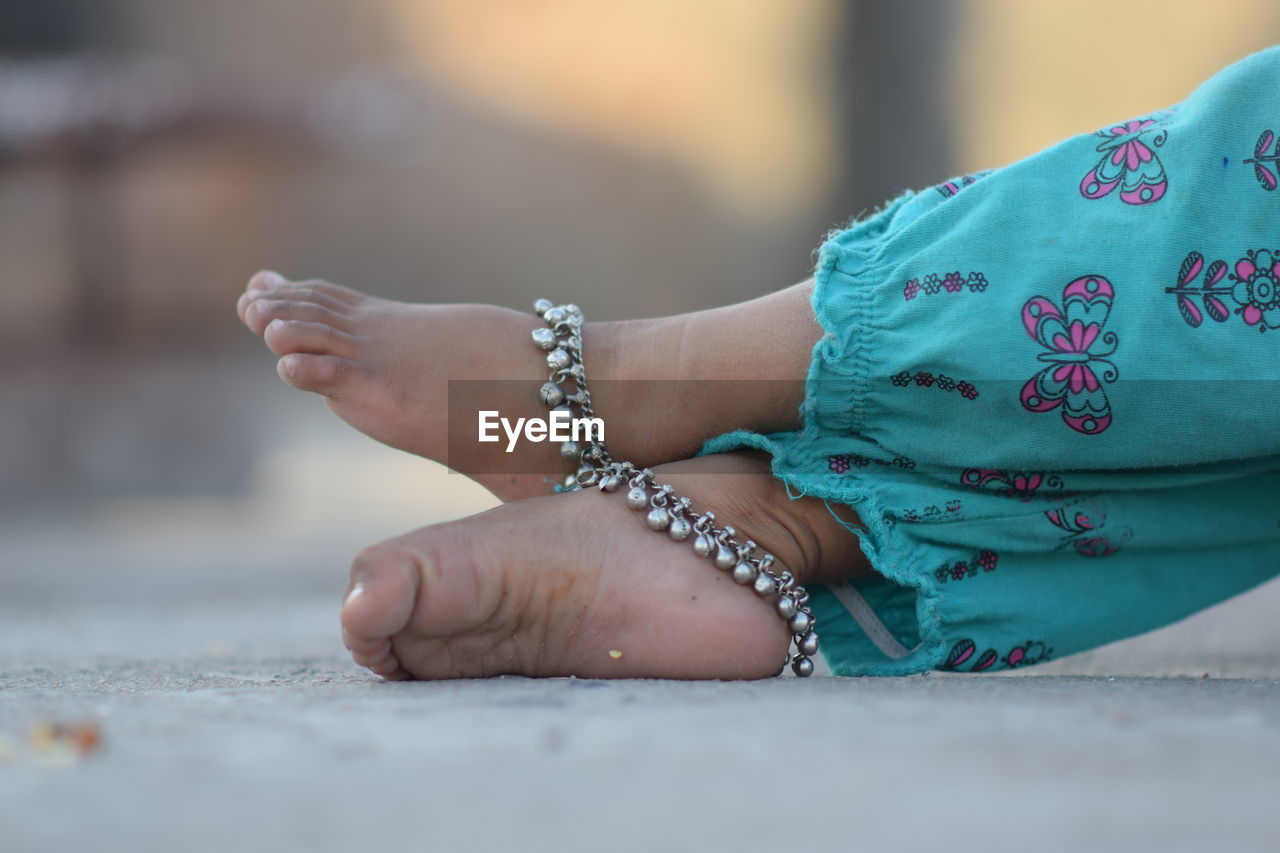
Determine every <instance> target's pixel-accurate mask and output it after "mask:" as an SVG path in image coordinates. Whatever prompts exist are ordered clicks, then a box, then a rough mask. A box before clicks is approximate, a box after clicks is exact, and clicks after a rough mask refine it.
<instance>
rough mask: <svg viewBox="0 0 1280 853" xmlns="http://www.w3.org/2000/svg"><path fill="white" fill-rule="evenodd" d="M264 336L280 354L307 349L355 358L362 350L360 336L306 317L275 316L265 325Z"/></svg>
mask: <svg viewBox="0 0 1280 853" xmlns="http://www.w3.org/2000/svg"><path fill="white" fill-rule="evenodd" d="M262 339H263V340H264V341H266V342H267V348H268V349H270V350H271V351H272V352H273V353H275V354H276V355H288V354H289V353H291V352H307V353H315V354H316V355H336V356H341V357H344V358H354V357H356V356H357V355H359V352H360V348H359V346H358V345H357V344H356V339H355V338H354V337H353V336H352V335H350V334H348V333H347V332H344V331H342V330H341V329H335V328H334V327H333V326H330V325H329V324H328V323H313V322H309V321H306V320H281V319H278V318H277V319H275V320H272V321H271V322H270V323H268V324H267V326H266V328H265V329H263V332H262Z"/></svg>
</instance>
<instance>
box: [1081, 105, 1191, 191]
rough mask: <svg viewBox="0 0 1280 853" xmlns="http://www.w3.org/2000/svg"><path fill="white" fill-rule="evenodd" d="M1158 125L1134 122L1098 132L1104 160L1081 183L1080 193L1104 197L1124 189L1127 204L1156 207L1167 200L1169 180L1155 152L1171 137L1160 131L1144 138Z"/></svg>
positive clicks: (1154, 122) (1141, 120) (1146, 121)
mask: <svg viewBox="0 0 1280 853" xmlns="http://www.w3.org/2000/svg"><path fill="white" fill-rule="evenodd" d="M1156 122H1157V119H1156V118H1154V117H1153V118H1144V119H1134V120H1133V121H1129V122H1125V123H1124V124H1118V125H1116V126H1114V127H1112V128H1109V129H1105V130H1100V131H1098V133H1097V135H1098V136H1101V137H1102V142H1101V143H1099V144H1098V149H1097V150H1098V151H1100V152H1102V159H1101V160H1099V161H1098V165H1096V166H1094V167H1093V169H1091V170H1090V171H1089V174H1087V175H1085V176H1084V178H1083V179H1082V180H1081V181H1080V194H1081V195H1082V196H1084V197H1085V198H1091V199H1092V198H1102V197H1104V196H1107V195H1110V194H1111V192H1112V191H1113V190H1114V189H1115V188H1116V187H1120V200H1121V201H1123V202H1124V203H1125V204H1154V203H1155V202H1157V201H1159V200H1160V199H1162V198H1164V193H1165V190H1167V189H1168V188H1169V181H1168V179H1167V178H1166V177H1165V174H1164V165H1163V164H1162V163H1161V162H1160V158H1159V157H1157V156H1156V152H1155V149H1157V148H1159V147H1160V146H1162V145H1164V143H1165V140H1166V139H1167V138H1168V136H1169V134H1168V132H1167V131H1165V130H1160V131H1158V132H1157V133H1155V135H1154V136H1149V137H1147V138H1145V139H1144V136H1146V135H1147V134H1148V131H1150V129H1151V128H1152V127H1154V126H1155V125H1156Z"/></svg>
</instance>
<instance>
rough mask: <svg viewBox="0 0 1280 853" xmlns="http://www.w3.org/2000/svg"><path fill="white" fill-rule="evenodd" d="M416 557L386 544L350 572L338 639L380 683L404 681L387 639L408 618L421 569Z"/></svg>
mask: <svg viewBox="0 0 1280 853" xmlns="http://www.w3.org/2000/svg"><path fill="white" fill-rule="evenodd" d="M422 559H423V558H422V557H421V555H418V554H415V553H414V552H413V551H412V550H410V549H407V548H405V547H403V546H400V545H397V544H393V543H387V544H383V545H377V546H374V547H373V548H369V549H366V550H365V551H364V552H363V553H361V554H360V556H358V557H357V558H356V560H355V563H354V564H353V565H352V568H351V583H350V584H349V585H348V589H347V595H346V598H344V599H343V602H342V615H341V619H342V638H343V642H345V643H346V645H347V648H348V649H350V650H351V657H352V659H353V660H355V662H356V663H358V664H360V665H361V666H364V667H368V668H369V669H371V670H373V671H374V672H376V673H377V674H378V675H381V676H383V677H385V678H397V677H401V678H402V677H407V673H405V672H404V670H403V669H402V668H401V666H400V662H399V660H398V659H397V658H396V656H395V654H394V652H393V649H392V644H391V639H392V638H393V637H395V636H396V635H397V634H399V633H400V632H401V631H403V630H405V628H406V627H408V625H409V620H410V618H411V617H412V615H413V608H414V603H415V601H416V600H417V597H418V589H419V587H420V586H421V584H422V575H423V570H424V565H423V563H422Z"/></svg>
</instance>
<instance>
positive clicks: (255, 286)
mask: <svg viewBox="0 0 1280 853" xmlns="http://www.w3.org/2000/svg"><path fill="white" fill-rule="evenodd" d="M288 283H289V280H288V279H287V278H285V277H284V276H282V275H280V273H278V272H276V271H275V270H258V271H257V272H256V273H254V274H253V276H252V277H250V279H249V284H248V286H247V287H246V288H245V291H246V292H252V291H262V290H273V289H274V288H277V287H283V286H284V285H286V284H288Z"/></svg>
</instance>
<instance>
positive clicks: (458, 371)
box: [237, 272, 819, 500]
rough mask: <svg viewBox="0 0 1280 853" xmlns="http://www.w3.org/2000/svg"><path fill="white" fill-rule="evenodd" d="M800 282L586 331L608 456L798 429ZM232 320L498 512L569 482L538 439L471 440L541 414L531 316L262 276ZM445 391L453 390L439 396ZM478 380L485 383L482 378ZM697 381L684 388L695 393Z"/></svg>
mask: <svg viewBox="0 0 1280 853" xmlns="http://www.w3.org/2000/svg"><path fill="white" fill-rule="evenodd" d="M807 293H808V290H807V288H806V287H805V286H797V287H795V288H790V289H788V290H786V291H781V292H779V293H778V294H774V295H772V296H770V297H766V298H765V299H762V300H756V301H754V302H749V303H744V304H743V305H738V306H731V307H730V308H726V309H720V310H719V311H710V312H701V313H698V314H690V315H685V316H681V317H673V318H665V319H659V320H639V321H631V322H626V323H589V324H587V326H586V328H585V329H584V332H583V337H584V350H585V352H586V356H587V371H588V377H589V379H590V380H591V390H592V397H593V399H594V402H595V408H596V412H597V414H598V415H599V416H600V417H602V418H603V419H604V421H605V424H606V436H607V438H608V445H609V448H610V451H611V452H612V453H613V455H614V456H615V457H616V458H619V459H627V460H628V461H631V462H634V463H635V464H637V465H655V464H659V463H662V462H667V461H671V460H675V459H683V458H686V457H688V456H692V455H693V454H694V453H696V452H697V450H698V449H699V448H700V447H701V445H702V443H703V442H704V441H705V440H706V439H708V438H710V437H712V436H715V435H718V434H720V433H722V432H726V431H728V430H731V429H736V428H739V427H743V428H751V429H757V430H760V431H776V430H781V429H786V428H789V427H792V426H794V424H795V421H796V418H797V409H798V406H799V402H800V399H801V396H802V394H803V377H804V375H805V370H806V368H807V365H808V359H809V351H810V349H811V347H812V345H813V342H814V341H815V340H816V339H817V337H818V334H819V331H818V328H817V326H816V325H815V324H814V323H813V321H812V319H811V318H810V310H809V307H808V301H807V298H808V297H807ZM237 310H238V312H239V314H240V318H241V320H243V321H244V323H245V325H247V326H248V327H249V328H250V329H251V330H253V332H255V333H256V334H259V335H261V336H262V337H263V338H264V340H265V341H266V344H267V346H268V347H269V348H270V349H271V351H272V352H274V353H275V354H276V355H277V356H280V360H279V362H278V364H277V371H278V372H279V374H280V376H281V378H283V379H284V380H285V381H286V382H288V383H289V384H290V385H292V386H294V387H295V388H299V389H301V390H304V391H313V392H316V393H318V394H320V395H322V396H323V397H324V399H325V402H326V403H327V404H328V406H329V408H330V409H332V410H333V412H334V413H335V414H337V415H338V416H339V417H341V418H342V419H343V420H345V421H346V422H347V423H349V424H351V425H352V426H354V427H355V428H356V429H358V430H360V431H361V432H363V433H365V434H366V435H369V436H372V437H373V438H375V439H377V440H379V441H382V442H384V443H386V444H389V445H391V446H392V447H396V448H399V449H401V450H405V451H408V452H410V453H414V454H417V455H420V456H426V457H428V458H431V459H435V460H437V461H440V462H444V463H446V464H448V465H450V466H451V467H453V468H456V469H457V470H459V471H462V472H463V473H465V474H468V475H470V476H472V477H474V478H475V479H477V480H479V481H480V482H482V483H483V484H485V485H486V486H488V487H489V488H490V489H491V490H493V491H494V493H495V494H497V495H498V496H499V497H500V498H502V499H503V500H513V499H517V498H522V497H528V496H530V495H535V494H545V493H546V492H548V491H549V484H550V483H553V482H558V481H559V479H560V478H561V477H562V476H563V474H564V473H567V472H568V470H569V465H568V463H566V462H565V461H564V460H563V459H562V458H561V457H560V454H559V452H558V448H557V446H556V445H554V444H553V443H550V442H543V443H532V442H522V443H520V445H519V446H518V450H517V452H516V453H514V454H507V453H506V452H505V447H504V444H505V442H498V443H496V444H481V443H479V442H478V441H477V440H476V439H477V435H476V433H477V430H476V414H477V413H478V411H479V410H481V409H490V410H496V411H498V412H500V413H501V415H502V416H503V417H507V418H510V419H511V420H512V421H514V420H515V419H516V418H519V417H525V418H528V417H545V416H546V409H545V408H543V407H542V406H541V405H540V404H539V403H538V400H537V389H538V387H539V386H540V385H541V384H542V382H544V381H546V378H547V370H546V367H545V363H544V359H543V358H541V357H540V353H539V351H538V350H537V349H536V348H535V347H534V346H533V344H532V342H531V340H530V333H531V332H532V331H533V330H534V329H536V328H540V327H542V326H543V323H542V321H541V320H540V319H539V318H537V317H536V316H534V315H533V314H526V313H522V312H519V311H512V310H508V309H504V308H498V307H494V306H488V305H416V304H408V303H403V302H394V301H390V300H386V299H379V298H376V297H372V296H367V295H365V294H363V293H360V292H358V291H355V290H351V289H350V288H346V287H342V286H339V285H336V284H330V283H328V282H323V281H301V282H292V281H288V280H286V279H284V278H282V277H281V276H279V275H277V274H275V273H271V272H262V273H258V274H257V275H255V276H254V277H253V279H251V280H250V282H249V286H248V288H247V289H246V291H245V293H244V294H243V295H242V296H241V297H240V300H239V303H238V305H237ZM450 380H473V381H471V382H467V383H457V384H456V385H454V386H453V389H452V390H453V392H454V393H453V394H452V395H451V394H450V385H449V382H450ZM474 380H488V381H484V382H480V381H474ZM693 383H696V384H693Z"/></svg>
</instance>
